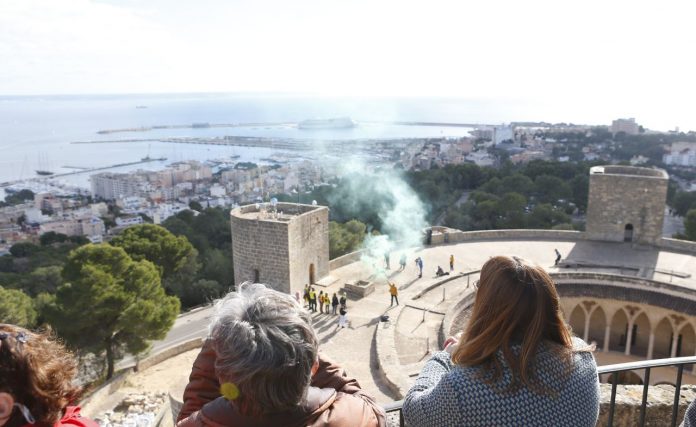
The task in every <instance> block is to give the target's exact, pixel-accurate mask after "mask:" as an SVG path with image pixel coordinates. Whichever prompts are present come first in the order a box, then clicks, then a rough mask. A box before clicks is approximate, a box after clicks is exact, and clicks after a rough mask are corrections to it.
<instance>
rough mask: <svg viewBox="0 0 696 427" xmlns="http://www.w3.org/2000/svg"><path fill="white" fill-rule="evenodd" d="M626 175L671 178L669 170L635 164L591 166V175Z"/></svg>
mask: <svg viewBox="0 0 696 427" xmlns="http://www.w3.org/2000/svg"><path fill="white" fill-rule="evenodd" d="M599 174H601V175H624V176H633V177H640V178H657V179H666V180H668V179H669V175H667V172H666V171H664V170H662V169H652V168H639V167H635V166H615V165H607V166H594V167H592V168H590V175H599Z"/></svg>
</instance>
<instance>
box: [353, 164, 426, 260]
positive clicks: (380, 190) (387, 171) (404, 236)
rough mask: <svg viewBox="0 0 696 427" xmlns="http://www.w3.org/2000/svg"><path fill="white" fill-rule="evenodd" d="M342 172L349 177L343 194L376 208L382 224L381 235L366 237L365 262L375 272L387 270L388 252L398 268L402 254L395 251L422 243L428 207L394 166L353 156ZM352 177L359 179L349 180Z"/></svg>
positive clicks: (363, 257) (364, 244) (364, 247)
mask: <svg viewBox="0 0 696 427" xmlns="http://www.w3.org/2000/svg"><path fill="white" fill-rule="evenodd" d="M341 175H343V176H344V178H345V177H348V191H349V194H347V195H346V194H344V195H343V197H346V196H348V197H349V198H350V199H351V203H353V204H354V205H357V206H359V205H360V204H362V205H369V206H371V207H375V208H377V215H378V216H379V219H380V222H381V223H382V225H381V228H380V230H379V231H380V234H379V235H372V234H371V233H368V234H367V236H366V237H365V240H364V242H363V247H362V249H364V252H363V256H362V258H361V259H362V261H363V262H364V263H366V264H367V265H369V266H371V267H372V268H373V270H374V271H373V273H385V269H384V267H385V254H388V255H389V258H390V267H391V269H396V268H398V264H399V257H398V256H395V255H397V254H396V253H394V252H396V251H398V252H397V253H400V252H402V250H403V249H406V248H409V249H412V248H417V247H420V246H421V245H422V242H423V229H424V228H425V227H427V225H428V224H427V222H426V219H425V218H426V214H427V208H426V206H425V205H424V204H423V202H422V201H421V200H420V198H419V197H418V195H417V194H416V193H415V191H414V190H413V189H412V188H411V186H410V185H408V183H406V181H405V180H404V179H403V177H402V175H401V173H400V172H399V171H396V170H394V169H391V168H379V169H372V168H370V166H369V165H367V164H365V163H363V162H360V161H359V160H356V159H353V160H351V161H349V162H348V163H347V164H346V165H345V166H344V167H343V170H342V174H341ZM351 176H359V177H360V179H350V177H351ZM366 183H369V185H365V184H366Z"/></svg>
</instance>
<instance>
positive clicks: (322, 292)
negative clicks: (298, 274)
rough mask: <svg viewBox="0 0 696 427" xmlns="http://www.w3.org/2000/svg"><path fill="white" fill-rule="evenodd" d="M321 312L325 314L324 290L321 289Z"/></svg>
mask: <svg viewBox="0 0 696 427" xmlns="http://www.w3.org/2000/svg"><path fill="white" fill-rule="evenodd" d="M319 313H322V314H324V291H319Z"/></svg>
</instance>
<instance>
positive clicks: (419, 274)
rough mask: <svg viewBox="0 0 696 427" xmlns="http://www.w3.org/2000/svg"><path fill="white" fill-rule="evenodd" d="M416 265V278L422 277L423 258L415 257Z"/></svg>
mask: <svg viewBox="0 0 696 427" xmlns="http://www.w3.org/2000/svg"><path fill="white" fill-rule="evenodd" d="M416 266H417V267H418V278H419V279H420V278H421V277H423V259H422V258H421V257H418V258H416Z"/></svg>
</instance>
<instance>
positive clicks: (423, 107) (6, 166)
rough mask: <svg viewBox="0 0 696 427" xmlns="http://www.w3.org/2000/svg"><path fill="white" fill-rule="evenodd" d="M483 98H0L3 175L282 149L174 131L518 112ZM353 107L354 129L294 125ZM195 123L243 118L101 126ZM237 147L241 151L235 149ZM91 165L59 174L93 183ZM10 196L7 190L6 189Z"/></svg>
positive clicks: (381, 131)
mask: <svg viewBox="0 0 696 427" xmlns="http://www.w3.org/2000/svg"><path fill="white" fill-rule="evenodd" d="M491 110H492V109H491V106H490V105H487V104H486V103H485V102H482V101H475V100H462V99H453V98H350V97H344V98H329V97H313V96H300V95H284V94H275V95H268V94H168V95H90V96H31V97H8V96H5V97H0V183H3V182H8V181H17V180H27V179H31V178H36V177H37V176H38V175H37V173H36V171H37V170H47V171H51V172H53V173H56V174H59V173H66V172H76V171H80V170H84V169H86V168H96V167H109V166H111V165H116V164H122V163H129V162H137V161H139V160H140V159H142V158H143V157H146V156H149V157H151V158H166V159H167V160H166V161H158V162H150V163H145V164H138V165H131V166H123V167H117V168H111V169H108V170H112V171H120V172H122V171H131V170H135V169H149V170H156V169H162V168H164V167H166V166H167V165H168V164H170V163H172V162H176V161H184V160H199V161H205V160H211V159H225V158H230V157H232V156H235V158H237V161H251V162H258V163H263V160H262V159H265V158H268V157H269V156H271V155H274V154H283V153H282V152H281V153H279V152H278V150H276V149H270V148H254V147H237V146H213V145H199V144H173V143H168V142H162V141H158V140H157V139H160V138H172V137H212V136H226V135H230V136H232V135H234V136H250V137H254V136H256V137H280V138H288V139H313V140H317V141H318V142H319V141H321V142H326V141H328V142H329V143H349V142H348V141H350V140H355V139H400V138H427V137H460V136H465V135H468V134H469V132H470V131H471V129H470V128H466V127H453V126H405V125H395V124H386V123H385V122H393V121H412V122H438V123H489V124H490V123H501V122H504V121H510V120H514V118H513V117H512V113H511V114H506V113H505V110H504V109H502V110H501V108H497V109H496V110H495V111H496V113H495V115H492V114H491ZM342 116H347V117H350V118H352V119H353V120H355V121H356V122H357V124H358V125H357V126H356V127H354V128H349V129H332V130H321V131H316V130H303V129H298V128H297V126H295V125H293V124H295V123H298V122H300V121H302V120H306V119H312V118H332V117H342ZM193 123H210V124H239V123H253V125H249V126H238V127H209V128H190V127H189V128H181V129H155V130H149V131H130V132H118V133H109V134H100V133H98V131H100V130H113V129H133V128H141V127H148V128H149V127H153V126H176V125H191V124H193ZM128 139H152V140H153V141H147V142H118V143H108V144H74V142H78V141H106V140H108V141H112V140H119V141H122V140H128ZM237 156H238V157H237ZM89 175H90V174H89V173H77V174H74V175H70V176H65V177H61V178H55V180H57V181H58V182H60V183H62V184H65V185H68V186H77V187H81V188H89ZM2 197H4V195H3V194H2V193H1V192H0V198H2Z"/></svg>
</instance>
